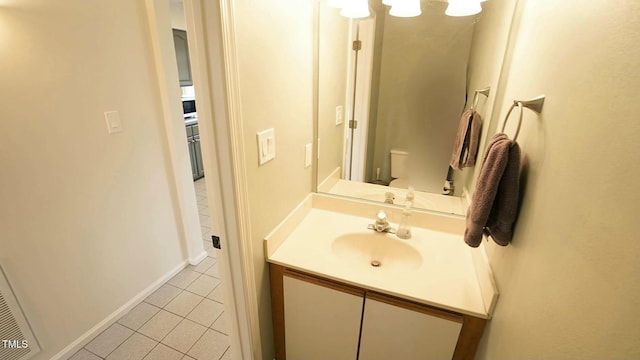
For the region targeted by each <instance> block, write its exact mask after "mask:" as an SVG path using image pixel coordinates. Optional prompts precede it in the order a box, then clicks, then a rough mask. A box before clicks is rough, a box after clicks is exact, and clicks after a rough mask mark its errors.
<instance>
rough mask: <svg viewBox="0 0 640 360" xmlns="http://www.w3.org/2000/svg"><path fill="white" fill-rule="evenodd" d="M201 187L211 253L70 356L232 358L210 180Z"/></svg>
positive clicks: (76, 359)
mask: <svg viewBox="0 0 640 360" xmlns="http://www.w3.org/2000/svg"><path fill="white" fill-rule="evenodd" d="M195 189H196V196H197V200H198V211H199V213H200V222H201V223H202V238H203V241H204V243H205V249H206V250H207V252H208V253H209V256H208V257H207V258H205V259H204V260H202V262H200V264H198V265H196V266H188V267H187V268H185V269H184V270H182V271H181V272H180V273H178V274H177V275H176V276H174V277H173V278H171V279H170V280H169V281H167V282H166V283H165V284H164V285H162V287H160V288H159V289H158V290H156V291H155V292H154V293H153V294H151V295H149V297H147V298H146V299H145V300H144V302H142V303H140V304H139V305H137V306H136V307H134V308H133V309H132V310H131V311H129V313H127V314H126V315H124V316H123V317H121V318H120V319H119V320H118V321H117V322H116V323H115V324H113V325H111V326H110V327H109V328H107V329H106V330H105V331H104V332H102V333H101V334H100V335H98V336H97V337H96V338H95V339H93V340H92V341H90V342H89V343H88V344H87V345H86V346H85V347H84V348H82V349H81V350H80V351H78V352H77V353H76V354H75V355H73V356H72V357H71V358H70V360H100V359H106V360H228V359H231V352H230V351H229V339H228V336H227V334H228V332H227V324H226V322H225V315H224V305H223V300H222V287H221V286H220V276H219V273H218V264H217V262H216V251H217V250H215V249H214V248H213V247H212V246H211V219H210V215H209V207H208V204H207V193H206V189H205V185H204V179H200V180H198V181H196V182H195Z"/></svg>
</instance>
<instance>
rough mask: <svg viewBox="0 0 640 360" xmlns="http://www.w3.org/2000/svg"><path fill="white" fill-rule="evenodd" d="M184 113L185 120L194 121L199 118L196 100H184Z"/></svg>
mask: <svg viewBox="0 0 640 360" xmlns="http://www.w3.org/2000/svg"><path fill="white" fill-rule="evenodd" d="M182 112H183V113H184V118H185V120H186V119H193V118H196V119H197V118H198V114H197V113H196V99H195V98H194V99H185V98H182Z"/></svg>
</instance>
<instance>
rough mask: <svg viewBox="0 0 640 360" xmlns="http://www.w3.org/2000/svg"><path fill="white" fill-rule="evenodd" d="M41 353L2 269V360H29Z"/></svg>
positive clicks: (0, 271)
mask: <svg viewBox="0 0 640 360" xmlns="http://www.w3.org/2000/svg"><path fill="white" fill-rule="evenodd" d="M39 351H40V346H39V345H38V341H37V340H36V338H35V336H34V335H33V332H32V331H31V327H30V326H29V323H28V322H27V319H26V318H25V316H24V313H23V312H22V308H21V307H20V304H19V303H18V300H17V299H16V297H15V295H14V293H13V290H12V289H11V285H9V281H8V280H7V277H6V276H5V274H4V271H3V270H2V267H0V359H2V360H27V359H30V358H31V357H33V356H34V355H35V354H37V353H38V352H39Z"/></svg>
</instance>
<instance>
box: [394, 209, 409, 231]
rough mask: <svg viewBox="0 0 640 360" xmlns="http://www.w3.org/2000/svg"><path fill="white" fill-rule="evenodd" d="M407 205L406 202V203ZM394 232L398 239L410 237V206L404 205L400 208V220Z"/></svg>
mask: <svg viewBox="0 0 640 360" xmlns="http://www.w3.org/2000/svg"><path fill="white" fill-rule="evenodd" d="M407 205H408V204H407ZM396 234H397V235H398V237H399V238H400V239H411V207H410V206H405V208H404V209H402V220H400V225H399V226H398V230H397V231H396Z"/></svg>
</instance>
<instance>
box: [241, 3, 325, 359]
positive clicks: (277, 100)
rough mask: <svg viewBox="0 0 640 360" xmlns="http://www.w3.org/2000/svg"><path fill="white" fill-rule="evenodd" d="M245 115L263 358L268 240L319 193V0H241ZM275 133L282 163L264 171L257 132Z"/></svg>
mask: <svg viewBox="0 0 640 360" xmlns="http://www.w3.org/2000/svg"><path fill="white" fill-rule="evenodd" d="M234 11H235V14H236V18H235V21H236V22H235V26H236V41H237V49H238V50H237V51H238V54H237V55H238V72H239V81H240V83H239V89H240V102H241V104H240V112H241V114H240V115H241V117H242V121H243V131H244V148H245V151H246V154H245V155H246V173H247V181H248V184H247V187H248V189H249V199H248V200H249V213H250V221H251V232H252V237H253V238H252V247H253V256H254V266H255V276H256V281H257V293H258V302H259V315H260V328H261V341H262V346H263V358H264V359H271V358H272V357H273V334H272V332H273V331H272V323H271V301H270V296H271V294H270V288H269V276H268V275H269V272H268V268H267V264H266V262H265V256H264V251H263V239H264V237H265V236H266V235H267V234H268V233H269V231H271V230H272V229H273V228H274V227H275V226H276V225H277V224H278V223H279V222H280V221H282V219H284V217H285V216H286V215H287V214H288V213H289V212H290V211H291V210H293V208H294V207H295V206H296V205H297V204H298V203H299V202H300V201H302V199H303V198H304V197H305V196H306V195H307V194H308V193H309V192H310V191H311V167H309V168H306V169H305V168H304V146H305V144H308V143H311V142H312V140H313V128H312V119H313V113H312V112H313V109H312V100H313V99H312V91H313V83H312V80H313V78H312V73H313V61H312V60H313V58H312V55H313V1H312V0H304V1H289V0H269V1H253V0H236V1H234ZM267 128H274V129H275V137H276V158H275V159H274V160H272V161H270V162H268V163H266V164H264V165H263V166H258V149H257V140H256V133H257V132H258V131H261V130H264V129H267Z"/></svg>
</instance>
